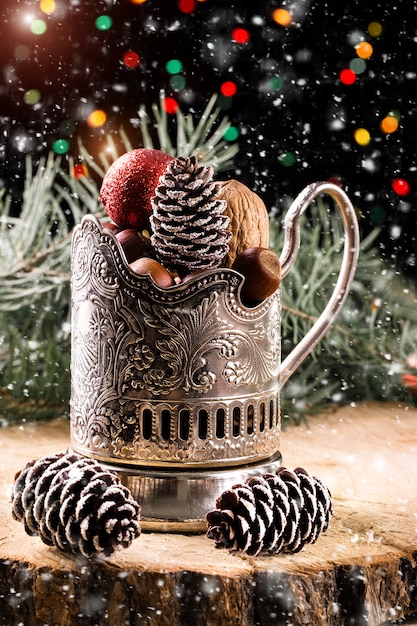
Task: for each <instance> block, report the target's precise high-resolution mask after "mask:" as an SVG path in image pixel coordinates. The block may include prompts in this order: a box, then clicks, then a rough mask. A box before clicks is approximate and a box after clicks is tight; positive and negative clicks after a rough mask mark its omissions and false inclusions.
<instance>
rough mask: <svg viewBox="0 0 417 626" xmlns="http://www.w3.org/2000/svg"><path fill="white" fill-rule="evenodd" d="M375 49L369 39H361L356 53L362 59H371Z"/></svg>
mask: <svg viewBox="0 0 417 626" xmlns="http://www.w3.org/2000/svg"><path fill="white" fill-rule="evenodd" d="M373 52H374V49H373V47H372V45H371V44H370V43H369V41H361V42H360V43H358V45H357V46H356V54H357V55H358V57H359V58H360V59H369V57H371V56H372V54H373Z"/></svg>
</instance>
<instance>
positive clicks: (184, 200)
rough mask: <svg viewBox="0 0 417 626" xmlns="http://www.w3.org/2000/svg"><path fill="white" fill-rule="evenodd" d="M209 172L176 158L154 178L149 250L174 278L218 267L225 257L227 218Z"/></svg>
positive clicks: (207, 168)
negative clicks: (175, 273)
mask: <svg viewBox="0 0 417 626" xmlns="http://www.w3.org/2000/svg"><path fill="white" fill-rule="evenodd" d="M212 178H213V168H212V167H211V166H201V167H200V166H199V165H198V163H197V160H196V157H194V156H192V157H189V158H184V157H178V158H176V159H174V160H173V161H171V163H169V164H168V166H167V168H166V171H165V172H164V174H163V175H162V176H161V177H160V178H159V183H158V185H157V187H156V189H155V195H154V197H153V198H152V200H151V202H152V211H153V213H152V215H151V216H150V223H151V229H152V235H151V244H152V246H153V248H154V250H155V254H156V258H157V259H158V261H159V262H160V263H162V265H164V266H165V267H166V268H167V269H168V270H170V271H173V272H177V273H178V274H179V275H180V276H185V275H186V274H189V273H192V272H195V271H199V270H204V269H215V268H216V267H219V265H220V263H221V261H222V260H223V259H224V257H225V256H226V255H227V253H228V251H229V241H230V238H231V232H229V231H228V225H229V221H230V218H229V217H228V216H227V215H225V210H226V201H225V200H220V199H218V194H219V191H220V188H221V185H220V183H216V182H214V181H213V180H212Z"/></svg>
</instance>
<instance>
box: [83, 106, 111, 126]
mask: <svg viewBox="0 0 417 626" xmlns="http://www.w3.org/2000/svg"><path fill="white" fill-rule="evenodd" d="M106 120H107V115H106V112H105V111H103V110H102V109H96V110H95V111H92V112H91V113H90V115H89V116H88V117H87V124H88V125H89V126H90V128H100V126H103V125H104V124H105V123H106Z"/></svg>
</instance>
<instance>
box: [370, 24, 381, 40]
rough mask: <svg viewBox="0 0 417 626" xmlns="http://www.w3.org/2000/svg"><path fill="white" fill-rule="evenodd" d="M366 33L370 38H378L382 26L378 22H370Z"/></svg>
mask: <svg viewBox="0 0 417 626" xmlns="http://www.w3.org/2000/svg"><path fill="white" fill-rule="evenodd" d="M368 33H369V34H370V35H371V37H379V36H380V34H381V33H382V24H380V23H379V22H371V23H370V24H368Z"/></svg>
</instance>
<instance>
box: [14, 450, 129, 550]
mask: <svg viewBox="0 0 417 626" xmlns="http://www.w3.org/2000/svg"><path fill="white" fill-rule="evenodd" d="M139 511H140V507H139V505H138V504H137V503H136V502H135V501H134V500H133V498H132V496H131V494H130V492H129V491H128V489H127V488H126V487H124V486H123V485H122V484H121V482H120V479H119V477H118V476H117V475H116V474H114V473H113V472H110V471H108V470H106V469H103V467H102V466H101V465H100V464H99V463H98V462H97V461H95V460H94V459H87V458H84V457H81V456H79V455H77V454H55V455H51V456H45V457H41V458H40V459H37V460H34V461H31V462H29V463H27V464H26V466H25V467H24V468H23V469H22V471H21V472H19V473H18V474H17V475H16V477H15V482H14V485H13V490H12V516H13V518H14V519H16V520H18V521H22V522H23V524H24V527H25V530H26V532H27V533H28V534H30V535H39V537H40V538H41V540H42V541H43V542H44V543H45V544H47V545H49V546H55V547H56V548H58V549H59V550H61V551H63V552H68V553H70V554H73V555H79V554H81V555H83V556H85V557H91V556H94V555H97V554H104V555H105V556H110V555H111V554H113V552H115V551H116V550H120V549H123V548H127V547H128V546H129V545H130V544H131V542H132V541H133V540H134V539H135V538H136V537H138V536H139V534H140V526H139Z"/></svg>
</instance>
